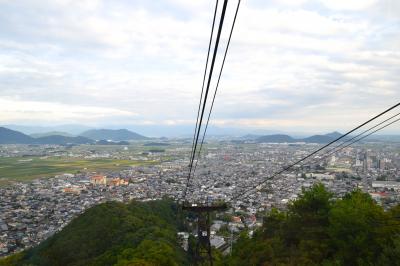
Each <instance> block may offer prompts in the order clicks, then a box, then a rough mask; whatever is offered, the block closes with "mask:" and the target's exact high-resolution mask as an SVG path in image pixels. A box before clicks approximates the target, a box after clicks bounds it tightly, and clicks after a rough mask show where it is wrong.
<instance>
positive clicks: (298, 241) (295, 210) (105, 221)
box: [0, 184, 400, 266]
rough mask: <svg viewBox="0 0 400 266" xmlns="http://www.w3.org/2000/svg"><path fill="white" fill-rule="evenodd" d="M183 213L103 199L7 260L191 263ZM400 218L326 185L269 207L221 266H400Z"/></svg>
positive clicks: (397, 211)
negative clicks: (282, 206)
mask: <svg viewBox="0 0 400 266" xmlns="http://www.w3.org/2000/svg"><path fill="white" fill-rule="evenodd" d="M176 211H177V206H176V205H175V204H174V203H173V202H172V201H169V200H163V201H153V202H145V203H143V202H142V203H141V202H132V203H130V204H122V203H115V202H109V203H105V204H101V205H98V206H95V207H93V208H91V209H89V210H88V211H86V212H85V213H84V214H82V215H81V216H79V217H78V218H76V219H75V220H73V221H72V222H71V223H70V224H69V225H68V226H66V227H65V228H64V229H63V230H62V231H61V232H60V233H58V234H56V235H54V236H53V237H51V238H50V239H48V240H47V241H45V242H43V243H42V244H40V245H39V246H38V247H36V248H34V249H31V250H28V251H26V252H22V253H19V254H16V255H13V256H10V257H8V258H6V259H3V260H2V261H1V260H0V265H44V266H47V265H52V266H53V265H54V266H58V265H63V266H64V265H65V266H68V265H116V266H127V265H130V266H131V265H191V263H190V261H189V260H190V259H189V258H190V255H187V254H186V253H185V252H184V251H183V250H182V249H181V248H180V246H179V244H178V239H177V228H178V227H180V225H181V224H180V221H179V219H177V212H176ZM399 219H400V206H397V207H395V208H393V209H391V210H389V211H384V210H383V209H382V207H380V206H379V205H377V204H376V203H375V202H374V201H373V200H372V199H371V197H370V196H369V195H368V194H366V193H363V192H361V191H359V190H356V191H353V192H351V193H349V194H348V195H347V196H345V197H344V198H343V199H335V198H334V197H333V195H332V194H331V193H330V192H328V191H327V190H326V189H325V187H324V186H323V185H320V184H319V185H315V186H314V187H312V188H311V189H310V190H307V191H303V193H302V195H300V196H299V198H298V199H297V200H295V201H293V202H291V203H290V204H289V206H288V209H287V211H278V210H273V211H271V212H270V213H268V214H267V215H266V217H265V218H264V224H263V226H262V227H261V228H260V229H258V230H256V231H255V232H254V234H253V236H252V237H251V238H250V237H249V236H248V235H249V234H248V232H247V231H243V232H242V234H241V237H240V238H239V239H238V241H237V242H236V243H235V245H234V248H233V254H232V255H227V256H225V257H221V254H220V253H218V252H216V253H215V254H214V258H216V261H215V265H238V266H239V265H240V266H242V265H246V266H247V265H250V266H251V265H260V266H261V265H307V266H308V265H324V266H333V265H335V266H339V265H343V266H347V265H378V266H379V265H382V266H383V265H385V266H386V265H400V260H399V259H400V220H399ZM191 240H192V241H194V240H193V238H192V239H191ZM192 241H189V242H192ZM190 246H191V245H189V250H190ZM192 246H193V245H192ZM189 254H190V252H189Z"/></svg>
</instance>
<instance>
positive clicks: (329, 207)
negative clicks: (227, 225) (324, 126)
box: [226, 185, 400, 266]
mask: <svg viewBox="0 0 400 266" xmlns="http://www.w3.org/2000/svg"><path fill="white" fill-rule="evenodd" d="M399 218H400V206H397V207H395V208H393V209H392V210H390V211H388V212H385V211H384V210H383V209H382V207H380V206H379V205H377V204H376V203H375V202H374V201H373V200H372V199H371V197H370V196H369V195H368V194H366V193H363V192H361V191H359V190H356V191H353V192H351V193H349V194H348V195H347V196H346V197H344V198H343V199H339V200H334V199H333V196H332V194H331V193H329V192H327V191H326V189H325V188H324V186H323V185H316V186H314V187H313V188H312V189H311V190H309V191H304V192H303V195H302V196H301V197H299V199H298V200H296V201H294V202H292V203H291V204H290V205H289V208H288V211H285V212H280V211H277V210H274V211H272V212H271V213H269V215H268V216H267V217H266V218H265V219H264V223H263V227H262V228H261V229H260V230H258V231H256V232H255V234H254V236H253V238H251V239H250V238H249V237H248V236H247V234H246V233H245V232H243V233H242V236H241V238H240V239H239V241H238V242H237V244H236V245H235V247H234V251H233V254H232V256H231V257H229V258H227V261H226V265H325V266H328V265H332V266H333V265H343V266H347V265H382V266H384V265H385V266H388V265H400V219H399Z"/></svg>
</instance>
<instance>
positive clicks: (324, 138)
mask: <svg viewBox="0 0 400 266" xmlns="http://www.w3.org/2000/svg"><path fill="white" fill-rule="evenodd" d="M340 136H342V134H340V133H339V132H332V133H328V134H325V135H313V136H310V137H307V138H293V137H291V136H288V135H283V134H277V135H266V136H261V137H259V138H257V139H256V140H257V141H258V142H266V143H268V142H270V143H293V142H306V143H329V142H331V141H333V140H335V139H337V138H339V137H340Z"/></svg>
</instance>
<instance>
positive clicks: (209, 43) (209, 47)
mask: <svg viewBox="0 0 400 266" xmlns="http://www.w3.org/2000/svg"><path fill="white" fill-rule="evenodd" d="M217 9H218V0H217V1H216V2H215V9H214V17H213V21H212V26H211V34H210V41H209V42H208V51H207V59H206V65H205V67H204V75H203V84H202V86H201V94H200V100H199V107H198V108H197V118H196V127H195V129H194V133H193V141H192V149H191V152H190V157H192V154H193V149H194V140H195V137H196V132H197V126H198V122H199V115H200V107H201V102H202V100H203V91H204V83H205V80H206V75H207V66H208V59H209V57H210V50H211V43H212V37H213V34H214V25H215V18H216V16H217ZM191 163H192V162H191Z"/></svg>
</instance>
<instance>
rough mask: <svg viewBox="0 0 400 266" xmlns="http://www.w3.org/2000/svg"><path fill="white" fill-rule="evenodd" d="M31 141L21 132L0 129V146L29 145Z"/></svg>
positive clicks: (31, 139)
mask: <svg viewBox="0 0 400 266" xmlns="http://www.w3.org/2000/svg"><path fill="white" fill-rule="evenodd" d="M33 140H34V139H33V138H32V137H30V136H28V135H25V134H23V133H21V132H18V131H15V130H11V129H8V128H5V127H0V144H30V143H32V141H33Z"/></svg>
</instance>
